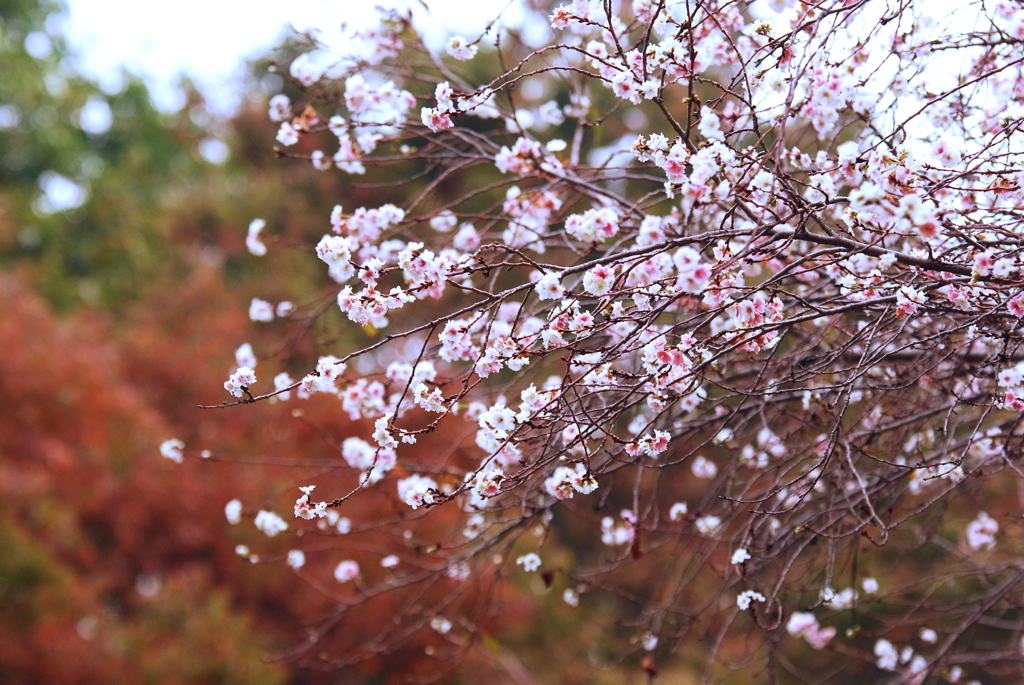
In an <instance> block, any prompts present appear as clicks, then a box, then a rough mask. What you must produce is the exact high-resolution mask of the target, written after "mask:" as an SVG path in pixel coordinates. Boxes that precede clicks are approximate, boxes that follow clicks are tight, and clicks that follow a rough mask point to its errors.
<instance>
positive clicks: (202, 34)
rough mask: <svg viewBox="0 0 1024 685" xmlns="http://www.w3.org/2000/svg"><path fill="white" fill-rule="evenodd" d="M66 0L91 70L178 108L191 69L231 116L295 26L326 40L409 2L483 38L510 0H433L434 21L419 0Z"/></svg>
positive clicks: (82, 65) (73, 36)
mask: <svg viewBox="0 0 1024 685" xmlns="http://www.w3.org/2000/svg"><path fill="white" fill-rule="evenodd" d="M66 1H67V4H68V22H67V25H66V27H65V28H66V34H67V38H68V42H69V44H70V47H71V49H72V52H73V53H75V54H76V56H77V67H78V69H79V71H81V72H82V73H83V74H84V75H86V76H89V77H91V78H93V79H96V80H97V81H99V82H100V83H101V84H107V87H108V88H110V89H113V90H116V89H117V85H116V84H117V80H118V78H117V75H118V74H119V73H120V67H124V68H125V69H127V70H128V71H130V72H133V73H135V74H138V75H140V76H143V77H145V78H146V80H147V82H148V83H149V86H150V88H151V90H152V91H153V99H154V101H155V102H156V103H157V105H158V106H160V107H162V108H164V109H176V107H175V103H176V102H178V100H179V96H178V95H177V93H176V90H175V89H174V84H176V83H177V82H178V79H179V77H180V75H182V74H185V75H188V76H190V77H191V78H192V79H193V80H194V81H195V82H196V83H197V85H199V87H200V88H201V89H202V90H203V92H204V94H205V95H206V97H207V99H208V101H209V104H210V106H211V108H212V109H214V110H215V111H218V112H220V113H226V112H228V111H230V109H231V107H232V106H233V104H234V103H236V102H237V98H238V94H239V92H240V84H241V75H242V73H243V70H242V64H243V63H244V60H246V59H249V58H253V57H257V56H259V55H261V54H263V53H265V52H266V51H267V50H268V49H270V48H271V47H273V46H274V45H276V44H277V43H279V42H280V41H281V38H282V37H283V36H284V35H286V32H287V30H288V25H289V24H291V25H292V26H294V27H295V28H296V29H299V30H302V31H305V30H309V29H318V30H321V31H322V32H324V34H325V38H326V37H327V36H329V35H330V32H331V31H332V30H337V27H338V26H340V24H341V23H342V22H348V23H349V25H350V26H359V25H365V24H368V23H370V22H371V21H372V20H373V17H374V12H373V7H374V6H375V5H386V6H389V7H396V6H409V7H411V8H413V10H414V11H415V13H416V17H417V24H418V25H419V26H420V29H421V31H425V32H426V33H428V34H433V35H435V36H436V35H438V34H441V33H445V34H448V33H462V34H464V35H466V36H467V37H472V38H475V37H476V35H478V34H479V32H480V31H481V30H482V29H483V28H484V26H485V25H486V24H487V22H488V21H489V20H491V19H493V18H494V16H495V15H496V14H497V13H498V11H499V10H500V9H501V8H502V7H503V6H504V5H505V4H506V3H507V1H508V0H472V1H467V0H461V1H460V0H427V4H428V5H429V6H430V10H431V17H429V18H428V17H427V16H426V13H425V12H424V11H423V4H422V3H421V2H419V0H300V1H299V2H282V1H281V0H176V1H175V2H140V1H139V0H66ZM518 14H519V13H518V12H515V15H516V16H518ZM508 18H509V19H512V20H513V21H514V19H515V17H513V16H509V17H508ZM442 25H443V26H445V27H451V28H448V29H441V28H440V27H441V26H442ZM474 32H476V33H474Z"/></svg>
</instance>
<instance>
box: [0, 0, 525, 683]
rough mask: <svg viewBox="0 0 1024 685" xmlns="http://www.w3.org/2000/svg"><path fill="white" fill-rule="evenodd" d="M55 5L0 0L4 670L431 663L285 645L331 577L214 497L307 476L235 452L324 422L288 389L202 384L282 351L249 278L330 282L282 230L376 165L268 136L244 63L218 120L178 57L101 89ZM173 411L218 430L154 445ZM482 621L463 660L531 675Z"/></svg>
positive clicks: (263, 492)
mask: <svg viewBox="0 0 1024 685" xmlns="http://www.w3.org/2000/svg"><path fill="white" fill-rule="evenodd" d="M61 9H62V8H61V6H60V5H59V4H57V3H55V2H51V1H50V0H0V62H2V63H3V65H4V77H3V78H2V79H0V350H3V354H0V645H3V646H2V647H0V683H3V684H5V685H6V684H8V683H10V684H22V683H24V684H29V683H61V684H69V685H70V684H75V683H83V684H85V683H183V684H184V683H238V684H242V683H245V684H263V683H266V684H268V685H269V684H272V683H286V682H290V683H300V682H301V683H320V682H324V683H328V682H331V683H333V682H338V683H356V682H368V683H369V682H380V683H383V682H389V683H390V682H406V681H407V676H409V675H413V674H417V673H420V671H421V668H420V664H419V663H418V662H417V659H416V658H412V657H411V653H406V654H404V655H403V657H402V658H387V657H384V658H381V659H379V660H377V661H371V662H369V663H367V664H364V665H363V666H361V667H359V668H355V669H345V670H344V671H332V670H325V671H315V670H314V671H310V670H306V669H300V668H298V667H297V666H294V665H293V664H292V663H290V662H288V661H287V660H286V659H285V660H282V659H280V658H277V657H279V656H281V655H282V654H286V653H287V650H288V649H290V648H292V647H294V645H296V644H301V643H302V641H303V635H304V633H303V625H304V624H305V622H306V620H307V619H308V617H310V616H315V615H319V614H320V613H322V612H323V611H324V610H325V609H326V608H327V607H329V606H331V601H332V600H331V599H330V598H328V597H326V596H325V595H324V594H321V593H318V592H315V591H314V590H313V589H312V588H311V587H309V586H306V585H305V584H301V583H300V584H297V583H296V581H295V578H294V576H293V575H292V573H291V571H290V569H288V568H287V567H286V566H285V565H284V564H283V563H282V557H283V554H284V552H285V551H286V550H287V548H288V547H287V545H288V543H287V541H286V540H284V539H282V538H283V536H280V537H279V538H278V539H275V540H273V541H268V540H267V539H266V538H265V537H264V536H262V535H261V534H259V533H258V532H257V531H255V530H254V529H252V525H251V519H247V521H246V523H243V524H242V525H240V526H238V527H234V528H233V527H231V526H229V525H228V524H227V522H226V521H225V519H224V514H223V508H224V505H225V503H226V502H227V501H228V500H230V499H233V498H236V497H238V498H240V499H242V500H243V501H245V502H247V503H256V504H255V505H254V506H255V507H256V508H259V507H260V506H265V507H267V508H272V507H274V506H275V505H277V508H278V509H279V510H281V505H282V503H285V504H288V502H286V500H287V497H288V496H289V495H290V493H291V490H293V481H295V482H297V480H296V479H298V480H302V475H303V474H300V473H297V472H296V471H295V470H289V469H282V468H278V467H274V466H272V465H271V466H262V467H260V466H239V465H238V464H237V461H239V460H246V459H249V458H252V457H254V456H257V455H253V450H254V447H253V446H255V445H258V446H260V449H261V451H260V455H259V456H266V455H273V456H274V457H275V458H276V459H277V460H279V461H282V462H286V461H289V460H292V459H294V458H296V457H298V456H302V455H303V454H308V453H309V452H310V451H312V450H314V444H315V449H319V450H321V451H322V450H323V446H322V445H321V444H320V442H319V441H320V438H319V437H318V436H317V435H315V434H314V433H313V432H311V431H309V430H308V429H305V428H304V426H303V425H302V424H301V423H299V422H292V423H288V422H286V421H280V420H270V419H271V418H275V417H276V418H280V416H279V415H280V413H281V412H284V411H288V408H287V406H286V405H278V406H276V407H275V406H266V407H255V408H254V409H255V411H243V412H219V411H203V410H200V409H198V408H197V405H198V404H199V403H200V402H206V403H217V402H219V401H220V400H221V399H223V398H222V393H221V392H220V385H221V383H222V382H223V380H224V378H225V377H226V376H227V374H228V373H229V372H230V370H231V369H232V368H233V361H234V360H233V359H232V354H231V353H232V351H233V350H234V349H235V348H237V347H238V345H240V344H241V343H243V342H246V341H251V342H252V343H253V344H254V346H255V347H256V348H257V350H259V351H264V352H265V351H267V350H271V353H270V354H271V356H274V350H275V349H276V348H275V345H277V344H278V342H279V341H280V340H281V339H286V340H287V339H289V336H288V335H287V331H286V330H285V329H283V328H280V327H279V326H278V324H273V325H269V326H268V325H264V326H263V327H262V329H260V330H259V331H257V330H256V329H255V327H254V326H253V324H252V323H251V322H250V321H249V320H248V318H247V316H246V312H247V309H248V303H249V300H250V299H251V298H252V297H253V296H256V295H259V296H260V297H263V298H267V299H272V300H275V301H280V300H283V299H294V300H296V301H298V302H300V303H307V304H308V305H310V306H315V304H316V303H317V302H318V301H320V299H322V293H319V292H318V288H320V287H321V286H322V285H323V280H322V275H323V274H322V269H319V268H318V267H317V264H318V262H317V260H316V259H315V256H314V255H313V254H312V251H311V249H309V248H308V247H303V248H298V247H297V249H288V248H289V247H290V246H298V245H300V244H302V245H305V246H309V245H312V244H314V243H315V239H316V238H317V237H318V236H319V235H322V234H323V233H324V232H325V231H326V230H327V227H328V217H329V215H330V210H331V207H333V205H334V204H336V203H345V204H346V205H349V206H357V205H358V204H370V203H371V202H375V201H377V200H376V196H377V195H379V191H378V190H373V189H369V190H358V189H353V187H352V186H351V185H350V183H349V181H348V180H347V179H346V178H345V177H344V176H343V175H341V174H331V173H323V172H318V171H315V170H314V169H312V167H311V166H310V165H308V164H306V163H301V162H299V161H295V160H282V159H276V158H275V155H274V153H273V151H272V141H273V137H274V130H275V129H274V126H273V124H272V123H271V122H269V121H268V119H267V116H266V99H267V97H268V94H270V93H273V92H278V91H279V90H282V89H283V90H284V91H285V92H289V90H288V85H287V84H286V83H285V82H284V80H283V79H281V78H280V77H277V76H271V77H269V79H267V78H264V79H263V80H262V81H261V80H260V78H257V77H254V78H253V81H252V88H251V93H250V94H249V96H248V99H247V101H246V103H245V104H244V105H243V106H242V108H241V109H240V111H239V112H238V114H237V115H236V116H235V117H234V118H233V119H232V120H230V121H221V120H217V119H215V118H214V117H212V116H211V115H210V114H209V113H208V112H207V111H206V109H205V107H204V104H203V99H202V96H201V95H200V94H199V93H198V92H197V91H195V90H194V89H191V88H190V87H189V84H188V83H184V84H183V88H185V90H186V93H187V104H186V106H185V107H184V108H183V109H182V110H180V111H179V112H176V113H172V114H167V113H163V112H160V111H158V110H157V109H156V108H155V107H154V106H153V104H152V103H151V100H150V97H149V93H148V92H147V89H146V87H145V85H144V84H143V83H142V82H141V81H140V80H139V79H137V78H135V77H133V76H131V75H129V74H127V73H126V74H123V75H122V76H123V78H122V80H123V83H122V84H121V85H120V87H118V88H116V89H115V88H108V89H107V90H106V91H105V90H103V89H102V88H100V87H99V85H98V84H96V83H94V82H91V81H90V80H88V79H86V78H83V77H81V76H79V75H76V73H75V71H74V66H73V60H70V59H69V55H68V54H67V49H66V47H65V45H64V42H63V40H62V34H61V31H62V29H61V26H62V18H61V17H62V15H61ZM287 51H288V48H287V47H286V48H285V49H284V54H287ZM266 66H267V65H266V63H264V64H258V65H254V66H253V73H254V74H258V75H259V77H264V75H265V74H266V73H267V70H266ZM291 94H292V95H295V94H296V93H295V92H292V93H291ZM371 177H372V174H371ZM393 199H395V198H393V197H392V198H388V200H393ZM388 200H380V201H381V202H383V201H388ZM256 217H262V218H264V219H266V220H267V223H268V228H267V230H266V233H267V234H269V235H270V236H275V237H272V238H269V239H268V242H270V243H272V244H273V243H277V247H278V248H282V247H284V248H285V249H272V250H271V253H270V255H268V256H267V257H266V258H264V259H262V260H258V259H255V258H253V257H252V256H251V255H249V254H248V253H247V252H246V250H245V247H244V237H245V229H246V226H247V225H248V223H249V221H251V220H252V219H254V218H256ZM336 332H337V331H324V332H323V335H321V339H322V340H324V341H326V342H327V343H330V342H331V339H332V336H334V335H335V334H336ZM358 334H359V335H363V333H362V332H358ZM261 335H262V336H265V337H263V338H260V336H261ZM295 339H296V340H298V336H296V337H295ZM303 345H305V347H304V346H303ZM321 351H322V350H318V349H313V347H310V346H309V343H299V342H296V343H295V345H292V346H285V347H282V348H280V350H279V353H278V354H277V355H276V356H279V357H280V358H281V363H282V364H285V365H287V364H289V363H290V364H292V365H296V364H299V365H301V364H302V363H305V362H308V361H309V359H310V358H312V357H314V356H315V355H316V354H318V353H320V352H321ZM268 363H272V362H268ZM317 411H318V408H317V406H316V405H315V403H312V404H311V406H310V411H309V413H310V414H311V416H312V417H314V418H316V416H317ZM321 411H322V412H323V416H322V418H325V419H326V418H328V417H327V415H326V413H327V412H331V414H332V416H333V415H335V414H336V413H337V412H336V408H335V409H328V408H325V407H323V408H321ZM333 420H335V422H337V421H336V416H334V417H333ZM345 423H347V422H345ZM341 430H342V432H343V431H344V430H351V427H349V428H348V429H346V428H345V427H344V426H342V429H341ZM169 437H179V438H181V439H183V440H185V441H186V442H187V443H188V444H190V445H199V444H202V445H206V446H211V447H212V448H214V449H215V450H216V453H215V454H214V455H213V457H212V458H211V460H210V461H209V462H199V461H195V460H186V462H185V464H183V465H181V466H179V465H176V464H173V463H172V462H170V461H168V460H166V459H163V458H161V457H160V456H159V451H158V448H159V445H160V443H161V442H162V441H163V440H165V439H167V438H169ZM339 437H345V435H344V434H339ZM289 501H290V500H289ZM261 502H262V503H263V504H260V503H261ZM289 506H290V505H289ZM268 542H269V543H271V544H269V545H268ZM246 543H247V544H253V543H258V544H259V545H260V549H261V551H266V550H267V549H270V550H274V549H275V545H276V546H277V547H280V549H279V550H276V554H277V556H274V557H267V558H265V561H267V562H269V563H267V564H266V565H262V564H261V565H259V566H258V567H257V566H252V565H250V564H249V563H248V562H246V561H245V560H244V559H243V558H241V557H239V556H238V555H237V554H236V553H235V546H236V545H237V544H246ZM254 547H255V545H254ZM530 594H531V595H532V593H530ZM508 607H512V608H515V611H511V613H510V615H512V616H514V617H517V618H520V619H523V618H526V617H527V616H528V615H529V614H530V613H531V612H532V611H534V610H535V609H534V608H532V606H531V604H530V602H526V601H523V600H522V599H516V598H515V597H511V598H509V600H508V603H507V604H506V608H508ZM516 607H517V608H516ZM361 620H366V621H370V622H372V624H373V625H370V626H360V625H358V624H357V625H351V626H348V630H349V631H355V632H357V633H358V632H360V631H363V630H367V629H374V628H377V627H379V626H380V625H383V624H384V623H386V621H387V617H386V616H384V615H382V614H380V615H376V616H371V617H364V618H363V619H361ZM481 644H483V643H481ZM487 645H488V647H487V648H486V649H481V651H480V654H481V655H483V656H482V657H481V658H482V659H483V661H484V662H486V663H482V664H481V665H480V667H478V668H476V669H474V675H473V678H472V681H473V682H476V681H477V678H478V677H481V676H486V675H488V674H489V673H491V669H497V671H496V673H498V674H500V675H501V677H499V678H498V680H507V679H508V678H510V677H512V676H510V675H508V674H509V673H510V672H513V673H516V674H517V678H515V679H516V680H520V681H521V680H522V678H524V677H528V674H526V672H525V671H524V670H523V667H522V665H520V664H518V662H517V660H516V657H514V656H512V653H511V652H510V651H508V649H506V648H504V647H501V646H500V645H499V643H498V642H497V641H495V640H494V639H490V640H489V641H488V642H487ZM420 649H421V650H422V645H421V646H420ZM419 654H420V655H421V656H422V654H423V652H422V651H420V652H419ZM423 658H425V657H422V658H421V659H420V660H422V659H423ZM466 658H467V659H469V660H470V661H472V660H473V659H474V657H473V656H472V655H469V656H467V657H466ZM509 669H511V670H509Z"/></svg>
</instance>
